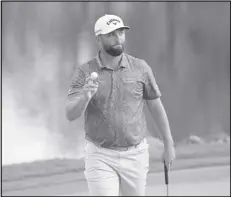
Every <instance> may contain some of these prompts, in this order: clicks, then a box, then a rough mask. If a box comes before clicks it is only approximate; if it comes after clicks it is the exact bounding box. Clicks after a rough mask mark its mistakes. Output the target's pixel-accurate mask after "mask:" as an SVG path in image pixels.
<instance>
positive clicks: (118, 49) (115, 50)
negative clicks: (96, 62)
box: [104, 44, 124, 57]
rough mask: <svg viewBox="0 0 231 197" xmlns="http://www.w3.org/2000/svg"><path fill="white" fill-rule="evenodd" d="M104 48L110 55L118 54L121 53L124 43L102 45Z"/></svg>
mask: <svg viewBox="0 0 231 197" xmlns="http://www.w3.org/2000/svg"><path fill="white" fill-rule="evenodd" d="M104 50H105V51H106V52H107V53H108V54H109V55H111V56H114V57H116V56H119V55H121V54H122V53H123V51H124V45H123V44H120V45H118V46H114V47H113V46H104Z"/></svg>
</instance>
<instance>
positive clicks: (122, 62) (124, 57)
mask: <svg viewBox="0 0 231 197" xmlns="http://www.w3.org/2000/svg"><path fill="white" fill-rule="evenodd" d="M99 54H100V51H98V53H97V55H96V62H97V64H98V66H99V68H100V69H103V68H108V67H106V66H104V65H103V64H102V63H101V60H100V56H99ZM127 64H128V63H127V61H126V56H125V54H124V53H123V54H122V56H121V60H120V61H119V68H120V67H122V68H126V67H127ZM110 69H111V68H110Z"/></svg>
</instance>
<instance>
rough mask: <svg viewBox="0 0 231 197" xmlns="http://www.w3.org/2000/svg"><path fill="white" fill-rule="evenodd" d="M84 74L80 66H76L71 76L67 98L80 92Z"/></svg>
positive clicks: (84, 77)
mask: <svg viewBox="0 0 231 197" xmlns="http://www.w3.org/2000/svg"><path fill="white" fill-rule="evenodd" d="M85 80H86V74H85V72H84V71H83V70H82V69H81V67H80V66H76V67H75V69H74V73H73V75H72V78H71V83H70V86H69V90H68V96H67V99H68V100H69V99H72V98H74V97H76V96H79V95H81V94H82V87H83V86H84V84H85Z"/></svg>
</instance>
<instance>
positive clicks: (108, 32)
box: [66, 15, 175, 196]
mask: <svg viewBox="0 0 231 197" xmlns="http://www.w3.org/2000/svg"><path fill="white" fill-rule="evenodd" d="M127 29H130V27H128V26H124V23H123V21H122V19H121V18H120V17H118V16H115V15H104V16H102V17H100V18H99V19H98V20H97V21H96V23H95V28H94V30H95V31H94V32H95V36H96V41H97V44H98V47H99V51H98V53H97V55H96V56H95V57H94V58H93V59H91V60H90V61H88V62H86V63H84V64H83V65H80V66H79V65H78V66H76V67H75V72H74V74H73V77H72V81H71V84H70V88H69V92H68V98H67V102H66V116H67V118H68V120H70V121H73V120H75V119H77V118H79V117H80V116H81V115H82V114H83V113H84V117H85V132H86V135H85V136H86V142H85V147H84V152H85V158H84V159H85V171H84V174H85V177H86V180H87V183H88V188H89V192H90V195H94V196H109V195H110V196H118V195H131V196H143V195H145V186H146V180H147V173H148V170H149V152H148V148H149V146H148V143H147V140H146V137H145V135H146V133H147V123H146V119H145V115H144V105H145V102H146V104H147V107H148V109H149V110H150V113H151V115H152V117H153V120H154V121H155V123H156V125H157V127H158V130H159V133H160V135H161V138H162V140H163V143H164V152H163V158H162V160H163V161H165V162H166V164H167V165H170V164H171V162H172V161H173V160H174V158H175V150H174V142H173V139H172V135H171V131H170V127H169V122H168V119H167V115H166V112H165V109H164V107H163V105H162V102H161V99H160V97H161V92H160V90H159V88H158V86H157V84H156V80H155V78H154V75H153V72H152V69H151V68H150V67H149V65H148V64H147V62H146V61H145V60H142V59H139V58H136V57H133V56H131V55H128V54H126V53H124V45H125V30H127ZM92 73H93V75H92ZM91 75H92V76H93V77H92V76H91Z"/></svg>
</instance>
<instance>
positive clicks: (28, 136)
mask: <svg viewBox="0 0 231 197" xmlns="http://www.w3.org/2000/svg"><path fill="white" fill-rule="evenodd" d="M104 14H116V15H119V16H120V17H121V18H122V19H123V21H124V23H125V24H126V25H129V26H130V27H131V29H130V30H129V31H127V33H126V52H127V53H129V54H131V55H133V56H135V57H138V58H142V59H145V60H146V61H147V62H148V64H149V65H150V66H151V67H152V70H153V72H154V75H155V78H156V81H157V83H158V85H159V88H160V90H161V92H162V101H163V103H164V106H165V109H166V111H167V114H168V118H169V121H170V126H171V130H172V134H173V138H174V139H175V141H176V142H180V141H182V140H184V139H185V138H187V137H188V136H189V135H197V136H201V137H204V138H209V137H211V136H216V135H218V134H222V135H228V136H229V135H230V5H229V3H228V2H143V3H141V2H3V3H2V154H3V155H2V162H3V165H6V164H12V163H21V162H30V161H34V160H44V159H50V158H57V157H59V158H60V157H61V158H66V157H68V158H81V157H82V152H83V145H84V141H83V139H84V122H83V117H81V118H80V119H78V120H76V121H73V122H69V121H68V120H67V119H66V117H65V101H66V98H67V92H68V88H69V85H70V79H71V76H72V74H73V71H74V67H75V66H76V65H80V64H82V63H84V62H85V61H88V60H89V59H91V58H93V57H94V56H95V55H96V52H97V48H96V42H95V37H94V23H95V21H96V20H97V19H98V18H99V17H101V16H102V15H104ZM145 110H146V112H147V119H148V126H149V131H150V130H155V131H154V132H155V133H156V136H157V137H158V134H157V132H156V128H155V125H154V123H153V121H152V120H151V117H150V115H149V113H148V111H147V109H145ZM147 135H149V134H147Z"/></svg>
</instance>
